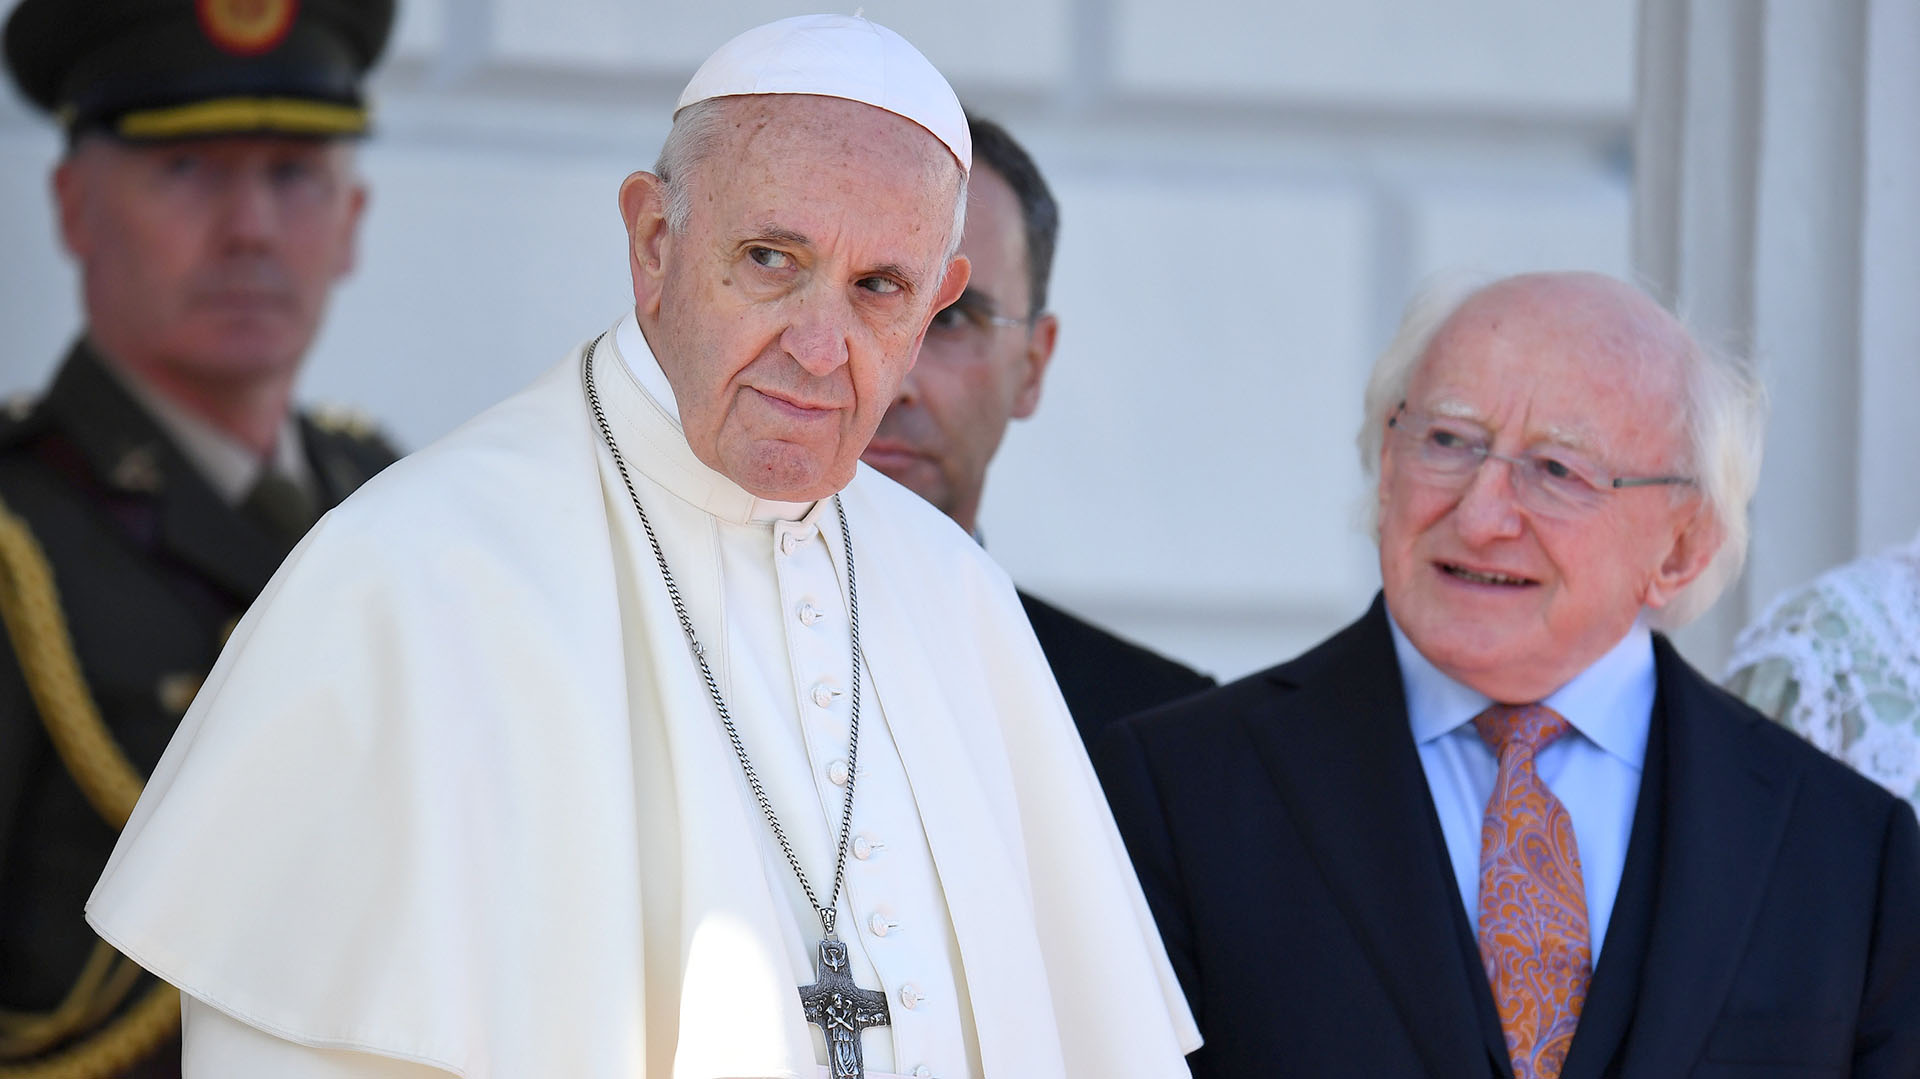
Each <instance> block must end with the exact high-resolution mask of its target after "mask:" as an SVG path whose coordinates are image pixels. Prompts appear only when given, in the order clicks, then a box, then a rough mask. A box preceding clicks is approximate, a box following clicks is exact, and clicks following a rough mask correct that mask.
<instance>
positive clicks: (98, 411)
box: [44, 341, 286, 606]
mask: <svg viewBox="0 0 1920 1079" xmlns="http://www.w3.org/2000/svg"><path fill="white" fill-rule="evenodd" d="M44 407H45V408H46V409H47V410H48V411H49V413H51V414H52V415H53V417H54V419H55V422H56V423H58V424H59V425H60V426H61V428H62V429H64V430H65V431H66V432H67V433H68V434H69V436H70V437H71V438H72V439H73V442H74V444H75V445H76V446H77V447H78V449H79V451H80V454H81V456H82V457H83V458H84V459H85V464H86V467H87V468H88V470H89V471H90V472H91V474H92V477H93V479H94V482H96V483H98V484H100V485H101V486H102V487H103V488H105V489H106V490H107V491H108V492H110V493H111V494H112V496H113V498H114V499H115V500H116V501H118V502H120V503H122V504H123V505H133V506H135V507H136V509H137V512H135V513H133V514H130V515H122V522H121V523H122V524H123V526H126V527H127V530H128V531H129V532H130V533H131V536H132V539H133V541H134V542H135V543H138V544H141V545H143V546H147V547H150V548H153V549H155V550H156V551H157V552H159V553H162V554H166V555H170V556H171V557H173V558H174V559H176V560H177V561H179V562H181V563H183V564H184V565H186V566H187V567H189V568H191V569H193V570H194V571H196V572H198V573H199V574H200V575H202V576H204V577H206V578H207V579H208V580H209V581H211V582H212V583H213V584H214V585H215V586H216V587H218V588H220V589H221V590H223V591H225V592H227V593H229V594H231V595H232V597H233V598H234V600H235V601H236V602H238V603H239V604H240V605H242V606H245V605H246V604H248V603H251V602H252V601H253V598H254V597H255V596H257V595H258V594H259V593H260V590H261V589H262V588H264V587H265V586H266V583H267V579H268V578H270V577H272V576H273V571H274V570H275V569H276V568H277V567H278V566H279V564H280V559H281V558H282V557H283V556H284V555H285V553H286V552H285V551H283V550H281V549H280V548H279V547H278V545H276V544H275V543H274V541H273V540H272V539H271V538H269V537H268V535H267V534H266V532H265V530H264V529H262V528H261V527H260V526H258V525H256V524H254V523H253V521H252V520H250V519H249V518H247V517H246V516H244V515H243V514H241V513H240V512H239V511H238V510H237V509H235V508H234V507H232V506H229V505H227V504H226V502H224V501H222V500H221V498H220V496H219V495H217V494H216V493H214V490H213V488H212V487H210V486H208V484H207V481H206V480H205V479H204V478H202V477H201V475H200V473H199V471H198V470H197V469H195V468H194V467H193V465H192V464H191V463H189V462H188V461H187V459H186V457H185V456H184V455H182V454H181V452H180V451H179V449H178V448H177V447H175V446H174V444H173V442H172V441H171V440H170V439H169V438H168V437H167V436H166V434H165V433H164V432H163V431H162V430H161V429H160V426H159V425H158V424H156V423H155V422H154V420H153V418H152V417H151V416H149V415H147V413H146V410H145V409H142V408H141V407H140V405H139V404H138V403H137V402H136V401H135V400H134V399H133V397H132V396H131V395H130V394H128V393H127V391H126V390H125V389H124V388H123V387H122V386H121V385H120V384H119V382H118V381H116V380H115V378H114V376H113V375H112V374H110V373H109V372H108V371H107V370H106V368H105V366H104V365H103V362H102V361H101V360H100V358H99V357H98V356H97V355H96V354H94V352H93V351H92V349H91V348H89V347H88V346H87V344H86V343H85V342H84V341H83V342H80V343H78V344H76V345H75V346H74V347H73V349H72V351H71V352H69V353H68V355H67V360H66V362H65V363H64V364H63V365H62V367H61V370H60V374H59V375H58V376H57V377H56V378H55V379H54V383H53V387H52V388H51V389H50V390H49V391H48V393H47V400H46V403H45V406H44ZM129 518H138V519H140V520H144V521H146V522H147V523H145V524H138V523H133V522H131V521H130V520H129Z"/></svg>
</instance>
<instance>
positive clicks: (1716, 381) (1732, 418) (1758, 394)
mask: <svg viewBox="0 0 1920 1079" xmlns="http://www.w3.org/2000/svg"><path fill="white" fill-rule="evenodd" d="M1491 284H1494V279H1493V278H1491V277H1489V276H1487V275H1485V274H1474V273H1464V272H1456V273H1448V274H1443V275H1440V276H1437V277H1434V278H1432V279H1430V280H1428V281H1427V282H1426V283H1425V284H1423V285H1422V286H1421V287H1420V289H1419V290H1418V291H1417V292H1416V293H1415V295H1414V297H1413V299H1412V301H1411V302H1409V303H1408V304H1407V309H1406V311H1405V313H1404V314H1403V315H1402V316H1401V319H1400V327H1399V329H1398V330H1397V331H1395V333H1394V335H1393V340H1391V341H1389V342H1388V343H1387V347H1386V348H1385V349H1384V350H1382V351H1381V353H1380V355H1379V357H1378V358H1377V359H1376V360H1375V361H1374V364H1373V372H1372V374H1371V375H1369V376H1368V378H1367V390H1366V395H1365V398H1364V401H1365V403H1364V406H1363V407H1364V408H1365V414H1364V415H1363V416H1362V417H1361V423H1360V434H1359V436H1358V438H1357V439H1356V442H1357V444H1358V445H1359V448H1360V467H1361V468H1362V469H1364V470H1365V472H1366V475H1367V478H1368V480H1369V481H1370V482H1371V485H1372V497H1369V498H1368V500H1367V514H1368V523H1369V525H1370V527H1371V530H1372V531H1373V532H1374V534H1375V538H1376V539H1377V538H1378V535H1379V504H1380V500H1379V484H1380V451H1381V447H1382V445H1383V442H1384V440H1385V437H1386V423H1387V419H1388V417H1390V416H1392V415H1393V412H1394V410H1395V409H1396V408H1397V407H1399V405H1400V403H1401V402H1402V401H1404V400H1406V396H1407V387H1408V386H1409V385H1411V384H1412V382H1413V376H1414V374H1415V373H1416V372H1418V371H1419V369H1420V364H1421V362H1422V361H1424V360H1425V359H1426V356H1427V350H1428V347H1429V346H1430V345H1432V343H1433V339H1434V337H1435V336H1436V335H1437V334H1438V333H1439V332H1440V329H1441V327H1443V326H1445V325H1446V323H1447V321H1448V320H1449V319H1451V318H1452V317H1453V316H1454V314H1455V313H1456V312H1458V311H1459V310H1460V308H1461V307H1463V306H1465V304H1466V303H1467V301H1468V300H1471V299H1473V298H1474V297H1475V296H1476V295H1478V294H1479V293H1480V292H1481V291H1482V290H1484V289H1485V288H1487V287H1488V286H1489V285H1491ZM1648 302H1650V303H1651V302H1652V301H1651V300H1649V301H1648ZM1682 329H1683V331H1684V339H1685V341H1686V347H1685V348H1684V349H1683V350H1681V352H1680V353H1679V354H1678V355H1674V354H1672V353H1667V354H1666V357H1667V358H1669V359H1671V360H1672V361H1674V362H1677V363H1679V364H1680V365H1681V371H1680V381H1681V386H1682V392H1683V394H1684V400H1683V401H1682V402H1681V408H1682V411H1681V414H1680V416H1679V417H1678V419H1679V422H1680V423H1681V424H1683V425H1684V427H1685V430H1686V438H1687V446H1688V449H1687V459H1686V460H1684V461H1678V462H1675V463H1674V466H1675V469H1676V470H1677V471H1679V472H1681V473H1683V474H1686V475H1690V476H1692V477H1694V480H1695V483H1696V486H1697V487H1698V490H1699V492H1700V495H1701V497H1702V500H1703V506H1702V512H1704V513H1705V514H1707V515H1708V523H1710V524H1713V525H1717V526H1718V527H1719V528H1720V530H1721V532H1722V536H1723V538H1722V541H1721V544H1720V549H1719V550H1718V551H1717V552H1716V553H1715V555H1714V558H1713V561H1712V562H1711V563H1710V564H1709V565H1708V566H1707V568H1706V570H1705V571H1704V572H1702V573H1701V574H1700V576H1698V577H1696V578H1694V580H1693V581H1692V583H1690V584H1688V585H1687V587H1686V588H1684V589H1682V590H1681V591H1680V592H1679V593H1678V594H1677V595H1675V596H1674V597H1673V599H1672V600H1670V601H1669V602H1668V603H1667V604H1666V606H1664V607H1662V608H1660V609H1658V610H1651V611H1649V612H1647V620H1648V622H1649V623H1650V624H1651V625H1652V626H1653V627H1654V628H1656V629H1663V630H1671V629H1676V628H1678V627H1680V626H1683V625H1686V624H1687V623H1688V622H1690V621H1692V620H1693V619H1694V618H1696V617H1698V616H1699V615H1700V614H1701V613H1702V612H1704V611H1705V610H1706V609H1707V608H1709V607H1711V606H1713V603H1714V601H1715V600H1716V599H1719V598H1720V593H1721V592H1723V591H1724V590H1725V589H1726V587H1727V585H1729V584H1731V583H1732V582H1733V579H1734V578H1735V577H1736V576H1738V575H1739V573H1740V567H1741V566H1742V565H1743V564H1744V563H1745V562H1746V557H1747V538H1748V525H1747V506H1748V504H1749V503H1750V502H1751V501H1752V499H1753V491H1754V487H1755V486H1756V485H1757V484H1758V483H1759V480H1760V458H1761V451H1762V449H1763V447H1764V442H1765V435H1766V416H1767V395H1766V389H1765V387H1764V386H1762V384H1761V382H1760V379H1759V376H1758V375H1757V374H1756V373H1755V371H1754V365H1753V364H1752V362H1751V361H1750V360H1748V359H1746V358H1744V357H1742V356H1739V355H1736V354H1734V353H1732V352H1729V351H1722V350H1720V349H1715V348H1711V347H1709V346H1707V345H1705V344H1703V343H1701V342H1700V341H1699V339H1698V338H1697V337H1696V336H1695V335H1694V334H1693V333H1692V332H1691V331H1690V330H1687V329H1686V328H1685V326H1684V322H1683V323H1682ZM1648 355H1651V356H1655V357H1658V356H1659V355H1660V354H1659V353H1657V352H1650V353H1648ZM1673 492H1674V497H1675V498H1684V497H1686V495H1687V492H1688V488H1686V487H1675V488H1673Z"/></svg>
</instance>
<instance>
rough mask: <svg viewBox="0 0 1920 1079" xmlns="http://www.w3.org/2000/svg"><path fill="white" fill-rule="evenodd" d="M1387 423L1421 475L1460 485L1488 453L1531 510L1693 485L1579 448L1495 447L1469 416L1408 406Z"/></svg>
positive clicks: (1546, 513)
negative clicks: (1618, 470) (1619, 465)
mask: <svg viewBox="0 0 1920 1079" xmlns="http://www.w3.org/2000/svg"><path fill="white" fill-rule="evenodd" d="M1387 426H1388V427H1389V428H1391V429H1392V432H1393V435H1394V436H1396V437H1398V438H1399V439H1400V440H1401V443H1402V445H1404V446H1405V447H1406V448H1407V449H1408V450H1409V451H1411V452H1410V453H1409V454H1408V455H1407V457H1406V459H1405V463H1406V467H1407V470H1408V472H1409V474H1410V475H1411V476H1412V477H1413V478H1414V479H1416V480H1419V481H1420V482H1422V483H1425V484H1428V485H1430V486H1433V487H1437V488H1443V489H1446V490H1457V489H1460V488H1463V487H1465V486H1466V485H1467V483H1468V481H1470V480H1471V479H1472V478H1473V474H1474V473H1475V472H1477V471H1479V469H1480V466H1481V464H1482V463H1484V462H1485V461H1486V460H1487V459H1488V458H1493V459H1495V460H1499V461H1505V462H1506V463H1507V465H1508V467H1509V468H1510V469H1511V470H1512V479H1513V492H1514V498H1515V499H1516V500H1517V501H1518V502H1519V503H1520V505H1521V506H1522V507H1523V508H1525V509H1526V510H1527V511H1528V512H1530V513H1535V514H1539V515H1540V516H1542V517H1551V518H1560V519H1565V518H1569V517H1577V516H1580V515H1581V514H1585V513H1589V512H1592V511H1593V510H1595V509H1598V508H1599V507H1600V505H1601V504H1602V503H1604V502H1605V501H1606V498H1607V495H1608V494H1609V493H1610V492H1613V491H1616V490H1623V489H1627V488H1633V487H1673V486H1681V485H1691V484H1692V483H1693V482H1694V480H1693V478H1692V477H1690V476H1615V475H1612V474H1610V473H1609V472H1608V471H1607V470H1606V469H1604V468H1602V467H1601V466H1600V464H1599V463H1598V462H1596V461H1593V460H1591V459H1589V458H1588V457H1587V456H1586V455H1584V454H1583V453H1581V452H1580V451H1578V450H1574V449H1570V448H1568V447H1565V446H1543V447H1541V448H1539V449H1534V450H1528V451H1527V452H1525V453H1522V454H1519V455H1517V456H1510V455H1508V454H1504V453H1495V452H1494V451H1493V436H1492V435H1491V434H1489V433H1488V432H1487V430H1486V429H1485V428H1483V427H1481V426H1480V425H1478V424H1476V423H1472V422H1470V421H1468V420H1462V419H1456V418H1454V417H1451V416H1429V415H1427V414H1425V413H1421V412H1415V411H1413V410H1412V409H1409V408H1408V407H1407V404H1406V402H1405V401H1402V402H1400V407H1399V408H1397V409H1395V410H1394V413H1393V416H1392V418H1390V419H1389V420H1387Z"/></svg>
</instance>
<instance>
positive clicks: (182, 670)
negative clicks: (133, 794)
mask: <svg viewBox="0 0 1920 1079" xmlns="http://www.w3.org/2000/svg"><path fill="white" fill-rule="evenodd" d="M336 426H337V425H336ZM299 428H300V433H301V437H302V439H303V441H304V443H305V445H304V449H305V450H306V454H307V460H308V462H309V463H310V465H311V467H312V470H313V476H314V478H315V480H316V481H317V484H318V488H319V490H318V492H317V493H318V495H319V502H320V505H321V508H322V509H325V508H329V507H332V506H333V505H335V504H337V503H338V502H339V501H340V500H341V499H343V498H345V497H346V496H347V495H348V494H350V493H351V492H352V491H353V490H354V488H356V487H358V486H359V485H360V484H362V483H364V482H365V481H366V480H367V479H368V478H369V477H370V476H372V475H373V474H374V473H376V472H378V471H379V470H380V469H382V468H384V467H385V466H386V465H388V464H389V463H391V462H392V461H393V459H394V453H393V451H392V450H391V449H390V448H389V447H388V446H387V445H386V444H385V443H384V442H382V441H381V440H380V439H379V438H378V437H377V436H376V435H374V434H373V433H372V432H371V431H369V430H366V429H365V428H357V429H351V430H341V429H335V428H330V427H328V426H325V425H322V424H318V423H315V422H313V420H312V419H311V418H309V417H304V416H303V417H302V418H301V420H300V423H299ZM0 498H4V499H5V501H6V503H7V506H8V507H9V508H10V509H11V510H12V512H13V513H14V514H15V515H17V516H19V517H21V518H23V519H24V520H25V521H26V523H27V525H28V526H29V527H30V529H31V530H32V532H33V534H34V536H35V538H37V539H38V541H39V543H40V545H41V547H42V548H44V549H45V551H46V554H47V559H48V561H49V562H50V564H51V566H52V570H53V576H54V583H55V585H56V587H57V588H58V590H59V594H60V601H61V607H62V608H63V610H64V612H65V615H66V619H67V622H68V627H69V630H70V632H71V634H72V637H73V641H74V649H75V652H76V654H77V657H78V659H79V662H80V667H81V671H82V674H83V676H84V677H85V679H86V682H87V685H88V687H89V688H90V689H91V691H92V695H93V699H94V701H95V702H96V703H97V704H98V706H99V709H100V712H101V715H102V717H103V718H104V720H105V721H106V725H107V727H108V728H109V729H110V731H111V733H112V735H113V737H114V738H115V739H116V740H118V742H119V743H120V745H121V747H122V748H123V749H124V750H125V751H126V754H127V757H128V758H129V760H130V761H131V763H132V764H133V766H134V767H135V768H136V769H138V770H139V771H140V774H141V776H142V777H144V776H146V775H147V774H149V773H150V772H151V771H152V769H153V767H154V764H155V763H156V762H157V761H158V760H159V758H160V754H161V751H162V750H164V749H165V748H166V745H167V740H168V739H169V738H170V737H171V736H172V734H173V730H174V727H175V725H176V724H177V723H178V722H179V721H180V717H181V715H182V713H183V712H184V711H185V710H186V706H187V704H188V703H189V702H190V701H191V700H192V697H193V693H194V691H195V690H196V689H197V688H198V687H199V684H200V680H201V679H202V678H204V677H205V675H206V673H207V671H208V669H209V668H210V667H211V666H212V665H213V661H214V658H215V657H216V656H217V655H218V654H219V652H220V646H221V644H222V642H223V641H224V639H225V637H226V634H227V632H228V631H229V630H230V629H231V628H232V626H233V623H234V622H235V620H236V619H238V618H239V616H240V615H241V613H242V612H244V611H245V610H246V608H247V606H248V604H250V603H252V602H253V599H254V597H255V596H257V595H259V593H260V590H261V588H262V587H264V586H265V585H266V583H267V579H268V578H269V577H270V576H272V574H273V572H274V570H275V568H277V567H278V566H279V564H280V561H281V559H282V558H284V557H285V556H286V554H287V552H288V551H289V550H290V549H291V547H292V543H291V541H290V540H289V539H287V538H285V537H276V536H275V535H274V534H273V531H272V530H271V529H270V528H268V527H267V526H265V525H263V524H261V523H257V522H256V519H255V518H253V517H252V516H250V515H248V514H246V513H243V512H242V511H241V510H239V509H237V508H235V507H233V506H230V505H228V504H227V503H226V502H224V501H223V500H222V499H221V498H220V497H219V496H218V495H217V494H215V492H214V490H213V488H212V487H210V486H209V485H208V483H207V482H206V480H204V479H203V478H202V477H201V476H200V474H199V473H198V472H197V471H196V470H195V469H194V467H193V466H192V465H191V464H190V463H189V461H188V460H187V458H186V457H184V456H183V455H182V454H181V452H180V451H179V450H178V449H177V448H176V447H175V446H174V445H173V444H172V443H171V442H170V441H169V440H168V438H167V436H166V435H165V434H164V433H163V432H162V429H161V428H160V427H159V426H158V425H157V424H156V423H155V421H154V420H153V419H152V418H151V417H150V416H149V415H148V414H147V412H146V411H145V410H144V409H142V408H141V406H140V405H139V404H138V403H137V402H136V401H135V399H134V398H132V397H131V396H130V395H129V394H128V393H127V392H126V390H125V389H124V388H123V387H122V386H121V385H120V384H119V382H118V381H116V379H115V378H114V376H113V375H112V374H111V373H109V372H108V371H107V370H106V369H105V368H103V366H102V365H101V361H100V359H99V358H98V357H97V356H96V355H95V354H94V353H93V352H92V351H91V350H90V349H89V348H88V347H87V346H86V345H85V343H84V342H83V343H81V344H79V345H76V346H75V347H74V348H73V350H72V351H71V352H70V353H69V354H68V356H67V358H66V361H65V362H64V363H63V364H62V366H61V368H60V371H59V373H58V375H57V376H56V377H55V379H54V382H53V385H52V387H51V388H50V389H49V391H48V392H47V394H46V396H45V397H44V398H43V399H42V400H40V401H39V402H38V404H37V405H36V406H34V407H32V408H30V409H21V410H17V411H16V414H15V415H13V416H10V417H7V418H4V419H0ZM116 836H117V833H116V832H115V830H114V829H113V828H112V827H111V826H109V825H108V824H106V823H105V822H104V821H103V820H101V818H100V817H99V816H98V815H97V814H96V813H95V811H94V810H93V808H92V807H91V806H90V805H89V804H88V802H87V800H86V799H85V797H83V796H82V794H81V792H80V790H79V788H78V787H77V786H76V784H75V783H74V781H73V779H72V778H71V777H70V776H69V775H68V774H67V771H66V769H65V768H64V767H63V765H62V764H61V761H60V760H59V758H58V757H57V756H56V755H55V753H54V750H53V746H52V744H51V742H50V741H49V739H48V737H47V733H46V731H45V730H44V729H43V727H42V725H41V720H40V717H39V714H38V712H37V710H36V709H35V707H34V704H33V700H32V698H31V697H30V696H29V693H28V690H27V687H26V684H25V681H24V679H23V676H22V674H21V670H20V667H19V665H18V663H17V662H16V659H15V656H14V654H13V650H12V648H11V647H9V646H8V642H7V640H6V638H5V637H4V636H0V1010H26V1011H44V1010H47V1009H51V1008H52V1007H54V1006H55V1005H56V1004H58V1003H59V1002H60V1000H61V998H62V997H63V996H64V995H65V994H66V992H67V990H68V988H69V987H70V986H71V985H72V984H73V982H74V979H75V976H76V975H77V974H78V973H79V971H80V969H81V966H82V965H83V964H84V963H85V961H86V959H87V956H88V954H89V953H90V952H91V951H92V949H93V946H94V937H93V934H92V932H91V931H90V930H89V929H88V928H87V925H86V922H85V921H84V919H83V916H82V907H83V905H84V903H85V902H86V898H87V895H88V893H89V892H90V891H92V889H93V883H94V880H95V879H96V878H97V877H98V876H99V875H100V871H101V869H102V868H103V867H104V866H105V864H106V861H107V856H108V854H109V853H110V852H111V851H112V849H113V845H114V841H115V839H116ZM170 1055H171V1056H172V1058H173V1059H172V1060H171V1061H158V1062H155V1064H154V1065H153V1066H152V1067H153V1069H154V1070H140V1071H136V1072H135V1073H133V1074H140V1075H149V1074H151V1075H166V1074H172V1075H177V1074H179V1072H178V1068H179V1064H178V1053H177V1050H175V1051H173V1052H172V1053H171V1054H170Z"/></svg>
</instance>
